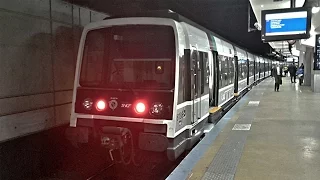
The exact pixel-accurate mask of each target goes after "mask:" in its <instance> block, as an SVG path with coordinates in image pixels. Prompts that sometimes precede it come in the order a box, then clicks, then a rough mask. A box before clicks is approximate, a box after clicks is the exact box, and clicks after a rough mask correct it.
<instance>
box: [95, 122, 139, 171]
mask: <svg viewBox="0 0 320 180" xmlns="http://www.w3.org/2000/svg"><path fill="white" fill-rule="evenodd" d="M132 138H133V137H132V133H131V131H130V130H129V129H127V128H122V127H109V126H105V127H103V128H102V132H101V145H102V146H103V147H104V148H106V149H107V151H108V154H109V156H110V159H111V161H113V162H116V163H123V164H125V165H127V164H130V162H133V163H134V164H135V165H136V163H135V161H134V145H133V139H132Z"/></svg>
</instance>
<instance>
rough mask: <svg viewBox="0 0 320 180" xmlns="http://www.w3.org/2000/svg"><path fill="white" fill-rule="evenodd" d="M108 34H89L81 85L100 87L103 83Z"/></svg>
mask: <svg viewBox="0 0 320 180" xmlns="http://www.w3.org/2000/svg"><path fill="white" fill-rule="evenodd" d="M106 36H107V33H106V32H105V31H103V30H97V31H90V32H89V33H88V34H87V37H86V40H85V46H84V52H83V59H82V66H81V76H80V84H81V85H82V86H98V85H100V84H101V82H102V74H103V63H104V56H105V46H106V40H105V39H106Z"/></svg>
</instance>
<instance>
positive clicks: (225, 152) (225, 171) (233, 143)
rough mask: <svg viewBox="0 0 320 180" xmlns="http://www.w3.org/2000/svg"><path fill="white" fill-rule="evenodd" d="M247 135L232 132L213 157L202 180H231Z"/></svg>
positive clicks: (245, 133) (241, 132)
mask: <svg viewBox="0 0 320 180" xmlns="http://www.w3.org/2000/svg"><path fill="white" fill-rule="evenodd" d="M247 135H248V133H247V131H237V132H235V131H233V133H232V134H231V135H230V137H229V138H228V139H227V140H226V142H225V143H224V144H223V145H222V146H221V148H220V150H219V151H218V153H217V154H216V156H215V157H214V159H213V161H212V162H211V164H210V166H209V168H208V169H207V172H206V173H205V174H204V177H203V178H202V180H209V179H210V180H212V179H215V180H228V179H230V180H231V179H233V177H234V174H235V173H236V170H237V165H238V162H239V160H240V157H241V154H242V149H243V147H244V144H245V141H246V139H247Z"/></svg>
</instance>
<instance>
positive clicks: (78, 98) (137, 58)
mask: <svg viewBox="0 0 320 180" xmlns="http://www.w3.org/2000/svg"><path fill="white" fill-rule="evenodd" d="M146 32H147V33H146ZM185 33H187V32H186V29H184V28H183V27H182V26H181V23H179V22H177V21H174V20H172V19H166V18H142V17H132V18H117V19H108V20H105V21H101V22H95V23H92V24H89V25H88V26H86V27H85V29H84V31H83V34H82V37H81V42H80V47H79V54H78V59H77V69H76V76H75V83H74V93H73V103H72V111H71V119H70V126H71V127H77V130H79V131H77V133H78V136H77V138H76V141H81V142H86V143H90V141H91V140H92V141H93V142H98V143H101V144H100V145H103V146H106V147H107V148H110V146H111V145H110V144H108V143H109V142H110V139H111V138H112V136H114V133H115V132H116V133H118V134H117V135H119V134H121V133H125V132H128V131H130V132H131V134H132V138H133V140H134V146H135V148H137V149H139V150H146V151H152V152H160V153H166V154H167V157H168V159H170V160H175V159H176V158H177V157H178V156H179V155H180V154H181V153H182V152H183V151H184V150H186V149H188V148H190V147H191V146H192V145H193V144H194V143H195V142H196V139H199V138H200V135H201V134H202V132H203V123H204V122H205V121H204V120H206V119H207V117H208V115H209V113H208V110H209V94H208V93H209V92H208V91H209V90H208V89H209V88H208V86H209V85H208V82H207V80H206V79H207V78H205V77H204V76H207V74H206V73H207V71H206V69H207V68H206V67H207V66H208V63H209V58H210V55H209V52H210V49H209V48H208V45H207V46H206V47H207V49H205V48H202V47H203V46H201V45H199V44H195V48H194V49H193V46H191V45H190V46H187V44H188V43H189V42H190V43H192V39H188V38H186V37H188V35H187V34H185ZM202 35H203V36H206V34H205V33H202ZM187 41H188V42H187ZM136 42H139V43H138V44H137V43H136ZM203 43H207V44H209V43H208V42H203ZM159 47H161V48H159ZM188 47H190V48H188ZM211 58H212V56H211ZM191 60H192V61H191ZM124 62H125V63H124ZM198 65H200V66H201V67H199V66H198ZM188 68H190V69H192V70H193V72H195V73H196V74H195V73H193V72H192V73H191V72H190V70H188ZM201 70H203V71H201ZM196 78H199V79H196ZM202 79H205V80H206V81H204V80H202ZM192 87H196V88H192ZM206 106H207V107H206ZM79 138H81V140H79ZM120 144H121V143H120ZM122 144H123V143H122Z"/></svg>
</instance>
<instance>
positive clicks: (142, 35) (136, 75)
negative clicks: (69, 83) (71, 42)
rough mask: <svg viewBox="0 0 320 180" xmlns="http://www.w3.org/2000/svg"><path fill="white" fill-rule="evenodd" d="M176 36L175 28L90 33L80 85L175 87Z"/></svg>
mask: <svg viewBox="0 0 320 180" xmlns="http://www.w3.org/2000/svg"><path fill="white" fill-rule="evenodd" d="M174 68H175V37H174V31H173V28H172V27H169V26H157V25H126V26H113V27H109V28H103V29H98V30H92V31H90V32H89V33H88V34H87V37H86V41H85V46H84V52H83V60H82V69H81V75H80V85H81V86H84V87H106V88H123V89H128V88H133V89H167V90H168V89H172V88H173V87H174Z"/></svg>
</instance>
